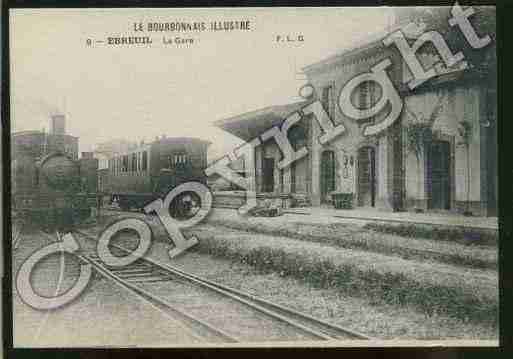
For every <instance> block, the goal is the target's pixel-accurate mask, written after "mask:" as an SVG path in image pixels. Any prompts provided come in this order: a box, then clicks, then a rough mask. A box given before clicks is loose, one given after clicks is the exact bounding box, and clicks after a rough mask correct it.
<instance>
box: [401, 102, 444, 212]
mask: <svg viewBox="0 0 513 359" xmlns="http://www.w3.org/2000/svg"><path fill="white" fill-rule="evenodd" d="M442 108H443V106H442V96H439V97H438V102H437V104H436V105H435V107H434V108H433V111H432V112H431V114H430V115H429V117H427V118H425V117H423V116H421V117H419V116H417V115H416V114H415V113H413V112H412V111H411V110H410V108H409V107H408V106H407V105H406V104H405V105H404V109H405V111H406V113H407V114H408V116H409V117H411V118H412V121H410V122H408V123H407V125H406V126H405V132H406V149H407V151H408V152H410V153H413V154H414V155H415V158H416V160H417V178H418V182H417V183H418V187H417V193H418V194H419V195H420V193H421V192H422V186H421V181H420V178H421V177H422V171H421V170H420V161H421V159H422V158H423V155H424V153H425V150H426V148H428V147H429V146H430V144H431V142H432V141H433V123H434V122H435V120H436V119H437V117H438V115H439V114H440V112H441V110H442ZM415 211H416V212H421V211H422V209H420V208H418V207H417V206H415Z"/></svg>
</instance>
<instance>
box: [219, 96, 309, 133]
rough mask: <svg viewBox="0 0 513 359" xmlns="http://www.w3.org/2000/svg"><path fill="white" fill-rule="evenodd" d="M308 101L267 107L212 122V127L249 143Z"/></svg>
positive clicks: (280, 122)
mask: <svg viewBox="0 0 513 359" xmlns="http://www.w3.org/2000/svg"><path fill="white" fill-rule="evenodd" d="M309 103H310V102H309V101H300V102H294V103H290V104H285V105H278V106H268V107H264V108H261V109H258V110H255V111H250V112H246V113H243V114H240V115H237V116H233V117H229V118H227V119H222V120H218V121H215V122H214V125H215V126H217V127H219V128H221V129H223V130H225V131H227V132H229V133H231V134H233V135H235V136H237V137H239V138H240V139H242V140H244V141H251V140H252V139H254V138H256V137H258V136H260V135H261V134H262V133H264V132H265V131H266V130H268V129H270V128H271V127H273V126H280V125H281V124H282V122H283V121H285V119H286V118H287V117H288V116H289V115H290V114H292V113H293V112H296V111H298V110H300V109H301V108H303V107H305V106H306V105H308V104H309Z"/></svg>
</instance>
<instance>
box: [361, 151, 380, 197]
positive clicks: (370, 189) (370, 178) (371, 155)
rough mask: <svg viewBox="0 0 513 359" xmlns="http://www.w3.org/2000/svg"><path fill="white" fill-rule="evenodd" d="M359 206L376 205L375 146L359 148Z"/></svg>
mask: <svg viewBox="0 0 513 359" xmlns="http://www.w3.org/2000/svg"><path fill="white" fill-rule="evenodd" d="M357 187H358V206H361V207H374V206H375V205H376V154H375V150H374V148H373V147H362V148H360V149H359V150H358V186H357Z"/></svg>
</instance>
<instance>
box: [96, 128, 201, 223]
mask: <svg viewBox="0 0 513 359" xmlns="http://www.w3.org/2000/svg"><path fill="white" fill-rule="evenodd" d="M209 145H210V142H208V141H204V140H201V139H197V138H190V137H174V138H173V137H164V136H163V137H161V138H158V139H156V140H155V141H154V142H151V143H148V144H141V145H140V146H138V147H137V148H133V149H131V150H129V151H126V152H124V153H121V154H118V155H116V156H114V157H112V158H110V159H109V160H108V169H107V170H106V171H105V173H101V174H100V183H101V185H100V191H101V193H102V194H103V196H104V197H107V198H108V201H110V202H111V204H115V205H117V206H119V207H120V208H121V209H122V210H130V209H136V210H140V211H141V210H142V209H143V208H144V206H145V205H146V204H148V203H149V202H151V201H153V200H154V199H156V198H163V197H165V196H166V194H167V193H168V192H169V191H170V190H172V189H173V188H175V187H176V186H178V185H180V184H182V183H185V182H191V181H194V182H200V183H202V184H205V185H206V183H207V178H206V176H205V173H204V169H205V168H206V166H207V148H208V146H209ZM100 172H101V171H100ZM199 206H201V203H200V198H199V196H197V195H196V194H195V193H194V192H185V193H182V194H181V195H180V196H178V197H177V198H176V199H175V200H173V201H172V203H171V205H170V208H169V211H170V213H171V216H173V217H177V218H178V217H188V216H189V215H188V213H189V212H191V210H193V209H194V208H198V207H199Z"/></svg>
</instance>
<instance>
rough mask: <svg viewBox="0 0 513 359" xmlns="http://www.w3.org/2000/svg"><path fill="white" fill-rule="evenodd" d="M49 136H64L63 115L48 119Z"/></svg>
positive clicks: (64, 119)
mask: <svg viewBox="0 0 513 359" xmlns="http://www.w3.org/2000/svg"><path fill="white" fill-rule="evenodd" d="M50 134H52V135H65V134H66V117H65V116H64V115H60V114H57V115H52V116H51V117H50Z"/></svg>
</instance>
